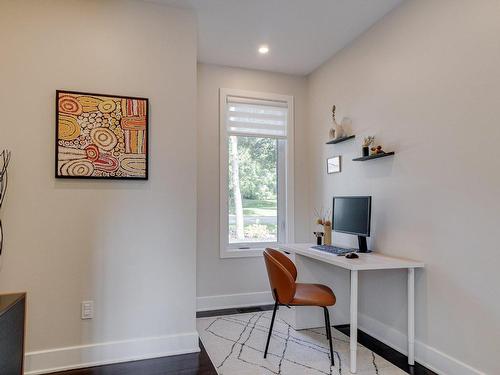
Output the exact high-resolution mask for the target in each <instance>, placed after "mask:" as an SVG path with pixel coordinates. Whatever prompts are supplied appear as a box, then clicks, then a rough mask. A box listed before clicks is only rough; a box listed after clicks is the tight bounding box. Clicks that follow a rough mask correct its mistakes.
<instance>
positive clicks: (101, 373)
mask: <svg viewBox="0 0 500 375" xmlns="http://www.w3.org/2000/svg"><path fill="white" fill-rule="evenodd" d="M272 309H273V306H272V305H267V306H257V307H246V308H234V309H224V310H213V311H203V312H198V313H197V314H196V317H197V318H204V317H210V316H220V315H233V314H243V313H249V312H257V311H267V310H272ZM335 328H336V329H338V330H339V331H340V332H342V333H344V334H346V335H348V336H349V325H347V324H345V325H339V326H335ZM358 341H359V343H360V344H361V345H364V346H366V347H367V348H368V349H370V350H372V351H373V352H375V353H377V354H378V355H380V356H381V357H383V358H385V359H386V360H388V361H389V362H391V363H392V364H394V365H395V366H397V367H399V368H400V369H402V370H403V371H405V372H407V373H408V374H411V375H437V374H436V373H434V372H432V371H431V370H429V369H427V368H425V367H424V366H422V365H420V364H418V363H416V364H415V366H409V365H408V363H407V360H408V358H407V357H406V356H405V355H404V354H401V353H399V352H398V351H396V350H394V349H392V348H391V347H389V346H387V345H385V344H383V343H382V342H380V341H378V340H377V339H375V338H373V337H371V336H370V335H367V334H366V333H364V332H363V331H359V330H358ZM200 348H201V352H200V353H192V354H182V355H174V356H170V357H163V358H155V359H147V360H143V361H134V362H125V363H118V364H114V365H106V366H99V367H90V368H85V369H78V370H70V371H63V372H57V373H53V374H52V375H173V374H176V375H217V371H216V370H215V368H214V366H213V364H212V362H211V361H210V358H209V357H208V354H207V352H206V350H205V348H204V347H203V344H202V343H201V341H200ZM283 375H286V374H283Z"/></svg>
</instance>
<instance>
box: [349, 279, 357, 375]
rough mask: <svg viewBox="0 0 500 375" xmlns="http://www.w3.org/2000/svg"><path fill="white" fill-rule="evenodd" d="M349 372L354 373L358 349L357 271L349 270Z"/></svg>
mask: <svg viewBox="0 0 500 375" xmlns="http://www.w3.org/2000/svg"><path fill="white" fill-rule="evenodd" d="M350 348H351V373H353V374H355V373H356V354H357V349H358V271H351V332H350Z"/></svg>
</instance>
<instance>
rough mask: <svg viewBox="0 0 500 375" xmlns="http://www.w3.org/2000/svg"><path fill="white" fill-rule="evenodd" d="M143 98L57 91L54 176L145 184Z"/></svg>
mask: <svg viewBox="0 0 500 375" xmlns="http://www.w3.org/2000/svg"><path fill="white" fill-rule="evenodd" d="M148 110H149V102H148V99H146V98H135V97H128V96H116V95H104V94H89V93H82V92H75V91H61V90H58V91H56V177H57V178H97V179H134V180H147V179H148V160H149V157H148V152H149V150H148Z"/></svg>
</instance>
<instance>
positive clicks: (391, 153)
mask: <svg viewBox="0 0 500 375" xmlns="http://www.w3.org/2000/svg"><path fill="white" fill-rule="evenodd" d="M391 155H394V152H384V153H382V154H375V155H370V156H362V157H360V158H356V159H352V161H367V160H372V159H378V158H384V157H386V156H391Z"/></svg>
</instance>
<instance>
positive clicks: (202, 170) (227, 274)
mask: <svg viewBox="0 0 500 375" xmlns="http://www.w3.org/2000/svg"><path fill="white" fill-rule="evenodd" d="M219 88H234V89H241V90H253V91H262V92H270V93H277V94H285V95H292V96H293V97H294V104H295V145H294V146H295V220H296V222H295V238H296V240H306V239H307V237H308V234H307V233H308V228H307V226H305V225H304V223H303V222H302V219H303V218H305V217H307V216H308V208H307V199H306V198H305V197H306V196H307V178H306V177H305V176H306V171H307V152H306V142H305V139H306V137H307V132H306V101H307V99H306V79H305V78H301V77H295V76H290V75H284V74H275V73H267V72H262V71H255V70H247V69H238V68H228V67H221V66H215V65H205V64H198V231H197V237H198V256H197V275H198V278H197V295H198V297H211V296H220V295H228V294H241V293H254V292H268V290H269V285H268V281H267V275H266V273H265V266H264V262H263V260H262V257H257V258H255V257H254V258H239V259H220V258H219ZM220 301H221V300H220V299H214V300H210V299H209V298H208V299H205V303H215V305H212V306H214V307H215V306H217V307H218V304H219V303H220ZM226 301H227V300H226ZM244 301H248V302H250V303H251V302H252V300H248V299H246V300H244ZM243 304H245V302H243Z"/></svg>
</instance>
